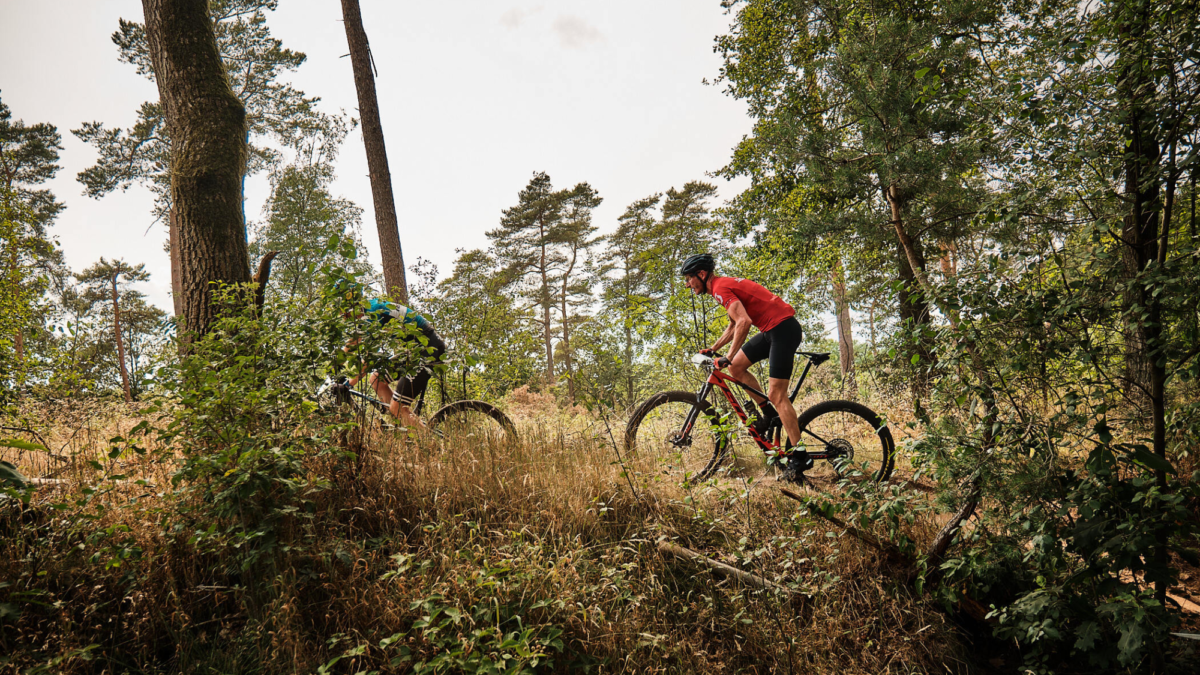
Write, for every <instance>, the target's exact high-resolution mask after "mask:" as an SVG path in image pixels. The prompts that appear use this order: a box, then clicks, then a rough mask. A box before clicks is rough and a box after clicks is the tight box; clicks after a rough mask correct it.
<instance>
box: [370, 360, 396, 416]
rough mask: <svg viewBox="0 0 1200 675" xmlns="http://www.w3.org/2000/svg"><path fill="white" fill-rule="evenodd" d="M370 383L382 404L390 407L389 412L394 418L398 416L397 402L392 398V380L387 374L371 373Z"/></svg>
mask: <svg viewBox="0 0 1200 675" xmlns="http://www.w3.org/2000/svg"><path fill="white" fill-rule="evenodd" d="M368 382H370V383H371V388H372V389H374V390H375V395H376V396H378V397H379V401H380V403H383V404H384V405H385V406H387V407H388V411H389V412H391V413H392V416H393V417H395V416H396V410H397V409H396V403H397V402H396V400H395V398H394V397H393V396H392V387H391V379H390V378H389V377H388V376H387V374H386V373H381V372H379V371H375V372H373V373H371V375H370V378H369V379H368Z"/></svg>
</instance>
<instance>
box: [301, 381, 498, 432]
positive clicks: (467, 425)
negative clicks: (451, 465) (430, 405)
mask: <svg viewBox="0 0 1200 675" xmlns="http://www.w3.org/2000/svg"><path fill="white" fill-rule="evenodd" d="M314 399H315V400H316V402H317V405H319V406H320V407H322V408H325V409H337V408H341V409H344V410H347V411H349V412H350V413H351V414H354V415H357V416H360V417H361V418H372V419H373V420H374V422H373V424H375V425H378V426H379V428H382V429H394V430H397V431H400V430H403V429H404V427H402V426H400V425H399V424H397V422H399V420H397V419H396V418H394V417H392V416H391V413H389V412H388V406H387V405H386V404H385V403H384V402H383V401H380V400H379V399H377V398H375V397H374V396H371V395H369V394H365V393H363V392H361V391H359V390H357V389H353V388H350V387H346V386H344V385H343V384H342V383H340V382H338V381H336V380H332V379H327V380H325V382H324V383H322V384H321V386H320V387H319V388H318V389H317V392H316V395H315V396H314ZM424 407H425V392H424V391H422V392H421V395H420V396H418V397H417V400H416V401H415V402H414V404H413V406H412V411H413V414H415V415H417V416H418V417H420V416H421V411H422V410H423V409H424ZM427 424H428V427H429V430H430V431H432V432H433V433H434V435H436V436H438V437H439V438H447V437H450V436H454V437H462V436H467V435H476V436H485V437H495V438H506V439H507V440H508V441H510V442H514V443H515V442H516V441H517V440H518V438H519V437H518V436H517V426H516V425H515V424H513V422H512V420H511V419H509V418H508V415H505V414H504V412H503V411H502V410H500V409H499V408H497V407H496V406H494V405H492V404H491V403H488V402H487V401H477V400H474V399H464V400H461V401H452V402H450V403H447V404H446V405H444V406H442V407H441V408H439V409H438V410H437V412H435V413H433V415H432V416H430V417H429V421H428V422H427Z"/></svg>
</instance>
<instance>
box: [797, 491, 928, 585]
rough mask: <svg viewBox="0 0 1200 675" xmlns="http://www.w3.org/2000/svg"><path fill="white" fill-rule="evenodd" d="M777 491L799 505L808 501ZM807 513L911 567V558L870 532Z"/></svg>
mask: <svg viewBox="0 0 1200 675" xmlns="http://www.w3.org/2000/svg"><path fill="white" fill-rule="evenodd" d="M779 491H780V492H782V493H783V496H785V497H789V498H791V499H794V500H796V501H798V502H800V503H801V504H803V503H805V502H807V501H808V500H807V499H805V498H804V497H801V496H800V495H798V494H796V493H795V492H792V491H791V490H789V489H787V488H780V489H779ZM809 513H812V514H814V515H817V516H820V517H821V518H824V519H825V520H827V521H829V522H830V523H832V524H834V525H836V526H837V527H838V528H839V529H841V530H843V531H844V532H846V533H847V534H849V535H850V536H852V537H854V538H855V539H858V540H859V541H861V542H862V543H864V544H867V545H868V546H870V547H871V548H874V549H875V550H876V551H879V552H880V553H883V554H885V555H889V556H892V557H895V558H898V559H900V560H902V561H904V562H906V563H908V564H909V565H910V566H912V565H913V560H912V558H909V557H908V556H907V555H905V554H904V553H903V552H902V551H901V550H900V549H899V548H897V547H896V546H895V545H894V544H892V543H891V542H888V541H884V540H883V539H880V538H879V537H876V536H875V535H873V534H871V533H870V532H864V531H862V530H860V529H858V528H857V527H855V526H853V525H851V524H850V523H847V522H846V521H844V520H842V519H841V518H838V517H837V516H834V515H829V514H825V513H821V512H820V511H818V510H816V509H810V510H809Z"/></svg>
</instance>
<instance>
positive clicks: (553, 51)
mask: <svg viewBox="0 0 1200 675" xmlns="http://www.w3.org/2000/svg"><path fill="white" fill-rule="evenodd" d="M361 1H362V12H363V19H364V24H365V27H366V30H367V35H368V37H369V38H370V40H371V47H372V50H373V52H374V54H375V59H376V65H377V66H378V69H379V77H378V78H377V80H376V88H377V90H378V93H379V106H380V110H381V115H382V118H383V130H384V135H385V137H386V141H387V150H388V158H389V163H390V167H391V172H392V180H393V188H394V191H395V196H396V210H397V212H398V214H399V223H400V239H401V244H402V246H403V249H404V257H405V262H406V263H408V264H409V265H411V264H412V263H414V262H415V261H416V259H417V257H423V258H427V259H429V260H432V261H433V262H435V263H436V264H437V265H438V267H439V270H440V272H441V273H442V275H443V276H444V275H445V274H447V273H448V272H449V271H450V267H451V264H452V262H453V260H454V258H455V256H456V254H455V249H456V248H480V247H486V246H487V243H488V241H487V238H486V237H485V235H484V233H485V232H486V231H487V230H489V229H492V228H494V227H496V226H497V224H498V222H499V219H500V212H501V210H502V209H504V208H507V207H509V206H512V205H513V204H515V203H516V199H517V192H518V190H520V189H521V188H523V187H524V186H525V184H526V183H527V182H528V181H529V179H530V177H531V176H532V174H533V172H534V171H545V172H547V173H548V174H549V175H550V177H551V178H552V179H553V181H554V184H555V186H556V187H569V186H571V185H574V184H575V183H577V182H580V181H588V182H590V183H591V184H592V186H593V187H595V188H596V189H597V190H598V191H599V193H600V195H601V196H602V197H604V204H603V205H602V206H601V207H600V208H599V209H597V211H596V214H595V217H596V220H595V224H596V225H597V226H599V227H600V229H601V231H609V230H611V229H613V228H614V227H615V225H616V219H617V217H618V216H620V215H621V213H622V212H624V210H625V207H626V206H627V205H628V204H629V203H630V202H632V201H634V200H635V199H639V198H641V197H644V196H646V195H649V194H652V193H655V192H664V191H666V190H667V189H668V188H670V187H681V186H682V185H683V184H684V183H685V182H687V181H689V180H709V181H711V182H714V183H717V185H718V186H719V188H720V191H721V192H720V195H721V199H722V200H725V199H730V198H732V197H733V196H734V195H735V194H737V192H738V191H739V190H741V189H742V188H744V187H745V184H742V183H740V182H735V183H732V184H731V183H726V182H725V181H723V180H719V179H712V178H708V177H706V175H705V174H706V172H709V171H713V170H715V169H718V168H720V167H721V166H723V165H724V164H725V163H726V161H727V160H728V158H729V156H730V152H731V150H732V148H733V147H734V145H735V144H736V143H737V142H738V140H739V139H740V138H741V137H742V135H743V134H746V133H749V131H750V125H751V122H750V120H749V118H748V117H747V116H746V114H745V106H744V105H743V104H741V103H740V102H737V101H734V100H732V99H730V98H729V97H727V96H725V95H723V94H722V93H721V91H720V89H719V88H718V87H714V86H705V85H703V84H702V83H701V80H702V78H708V79H709V80H710V81H711V80H713V79H714V78H715V77H716V76H717V74H718V70H719V68H720V65H721V62H720V58H719V56H718V55H716V54H714V53H713V50H712V47H713V38H714V36H716V35H717V34H720V33H724V32H725V31H726V29H727V27H728V23H729V17H728V16H726V15H725V14H724V11H723V10H722V9H721V7H720V3H719V1H718V0H605V1H604V2H595V1H593V2H583V1H577V0H555V1H544V2H540V3H539V2H528V3H512V2H508V1H502V2H487V1H484V0H473V1H466V2H461V1H460V2H455V3H444V2H413V1H411V0H405V1H403V2H400V1H396V0H361ZM119 17H124V18H126V19H131V20H137V21H141V20H142V8H141V2H139V1H138V0H72V1H66V0H36V1H30V0H0V98H2V100H3V101H4V102H5V104H7V105H8V106H9V108H10V109H11V110H12V113H13V117H14V118H17V119H23V120H24V121H25V122H26V123H31V124H32V123H36V122H50V123H52V124H54V125H56V126H57V127H58V129H59V132H60V133H61V134H62V136H63V147H64V150H63V152H62V156H61V162H60V163H61V165H62V167H63V168H62V170H61V171H60V172H59V175H58V177H57V178H56V179H55V180H54V181H53V182H52V183H51V184H50V185H49V187H50V188H51V189H52V190H53V191H54V193H55V194H56V195H57V196H58V198H59V200H61V201H63V202H64V203H65V204H66V205H67V209H66V211H64V212H63V214H62V215H61V216H60V218H59V220H58V223H57V225H56V226H55V228H54V233H55V234H56V235H57V236H58V238H59V240H60V241H61V243H62V247H63V251H64V253H65V255H66V259H67V262H68V264H69V265H70V266H71V267H72V269H74V270H76V271H78V270H81V269H83V268H84V267H86V266H87V265H90V264H91V263H93V262H95V261H96V260H97V259H98V258H100V257H101V256H104V257H107V258H110V259H111V258H124V259H125V260H126V261H128V262H131V263H146V267H147V269H148V270H149V271H150V272H151V274H152V280H151V281H150V282H147V283H145V284H143V285H142V286H141V290H143V291H144V292H146V293H147V295H149V297H150V299H151V300H152V301H153V302H155V303H156V304H158V305H159V306H161V307H163V308H164V309H169V308H170V306H171V303H170V299H169V296H168V291H169V288H170V268H169V262H168V259H167V255H166V254H165V253H164V252H163V250H162V244H163V241H164V239H165V238H166V234H165V229H164V227H163V226H162V225H161V224H159V225H154V226H152V227H151V222H152V216H151V215H150V209H151V204H152V197H151V196H150V194H149V193H148V192H147V191H145V190H143V189H139V188H132V189H130V190H129V191H128V192H127V193H120V192H117V193H113V194H110V195H108V196H106V197H104V198H103V199H101V200H93V199H89V198H87V197H85V196H84V195H83V194H82V185H80V184H79V183H78V182H77V181H76V180H75V175H76V174H77V173H78V172H79V171H81V170H83V169H84V168H86V167H88V166H90V165H91V164H92V163H93V162H94V160H95V153H94V152H93V151H92V149H91V148H90V147H89V146H87V145H86V144H84V143H83V142H82V141H80V140H79V139H77V138H76V137H75V136H74V135H72V134H71V133H70V130H71V129H75V128H78V127H79V126H80V124H81V123H82V122H85V121H92V120H97V121H101V122H104V123H105V124H106V125H108V126H114V125H117V126H121V127H123V128H127V127H129V126H130V125H131V124H132V123H133V122H134V120H135V117H136V110H137V108H138V106H139V105H140V104H141V103H142V102H143V101H146V100H154V99H156V98H157V97H158V93H157V90H156V89H155V87H154V85H153V83H151V82H150V81H149V80H147V79H145V78H143V77H141V76H139V75H137V74H136V73H135V72H134V69H133V67H132V66H130V65H127V64H122V63H119V62H118V61H117V49H116V46H115V45H113V43H112V42H111V40H110V38H109V36H110V35H111V34H112V33H113V31H115V30H116V29H117V19H118V18H119ZM267 22H268V25H269V26H271V28H272V31H273V33H274V35H275V36H276V37H277V38H279V39H281V40H282V41H283V43H284V46H286V47H289V48H291V49H294V50H298V51H302V52H304V53H306V54H307V55H308V62H307V63H305V64H304V65H303V66H301V68H300V70H299V71H298V72H296V73H294V74H293V75H292V82H293V83H294V84H295V86H296V87H297V88H299V89H301V90H303V91H304V92H305V93H307V94H308V95H310V96H320V97H321V98H322V99H323V105H324V106H325V109H326V110H329V111H336V110H338V109H344V110H346V111H348V112H350V113H351V114H353V115H354V116H356V117H357V116H358V114H357V110H356V108H357V97H356V94H355V90H354V79H353V77H352V75H351V71H350V59H349V58H340V57H341V56H342V55H343V54H345V53H346V52H347V51H348V50H347V48H346V35H345V31H344V30H343V28H342V24H341V6H340V3H339V2H338V1H337V0H321V1H319V2H318V1H317V0H282V2H281V3H280V9H279V10H278V11H277V12H275V13H273V14H270V15H268V19H267ZM333 192H334V194H335V195H339V196H342V197H346V198H349V199H352V200H354V202H356V203H357V204H358V205H359V206H361V207H362V208H363V209H364V210H365V213H364V219H363V221H364V222H363V239H364V240H365V241H366V244H367V246H368V248H369V249H370V254H371V259H372V260H373V261H374V262H375V263H376V264H377V265H378V260H379V257H378V248H379V247H378V237H377V235H376V233H375V225H374V214H373V211H372V208H371V190H370V183H369V180H368V178H367V167H366V155H365V152H364V151H363V146H362V135H361V133H359V132H358V131H355V133H353V134H351V135H350V136H349V137H348V138H347V140H346V143H345V145H344V146H343V149H342V153H341V157H340V159H339V163H338V181H337V183H336V184H335V185H334V188H333ZM266 196H267V184H266V179H265V177H264V176H262V175H259V176H256V177H254V178H253V179H251V180H250V181H248V183H247V189H246V198H247V204H246V216H247V218H248V219H251V220H256V219H259V218H260V217H261V209H262V204H263V201H264V199H265V198H266ZM148 228H149V229H148Z"/></svg>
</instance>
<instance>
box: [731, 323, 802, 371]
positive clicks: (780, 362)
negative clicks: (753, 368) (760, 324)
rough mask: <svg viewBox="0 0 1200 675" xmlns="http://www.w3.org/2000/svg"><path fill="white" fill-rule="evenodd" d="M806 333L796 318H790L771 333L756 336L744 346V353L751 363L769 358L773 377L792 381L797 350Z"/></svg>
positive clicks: (770, 331) (766, 332)
mask: <svg viewBox="0 0 1200 675" xmlns="http://www.w3.org/2000/svg"><path fill="white" fill-rule="evenodd" d="M803 337H804V331H803V330H801V329H800V322H799V321H797V320H796V317H794V316H789V317H788V318H786V319H784V320H783V322H782V323H780V324H779V325H778V326H775V327H774V328H772V329H771V330H769V331H765V332H762V333H759V334H758V335H755V336H754V337H752V338H750V339H749V340H747V341H746V344H744V345H742V353H743V354H745V355H746V358H748V359H750V363H758V362H759V361H762V360H763V359H766V358H769V359H770V365H769V372H770V375H771V377H774V378H778V379H781V380H790V379H792V364H794V363H795V362H796V350H797V349H799V348H800V342H801V341H802V339H803Z"/></svg>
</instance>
